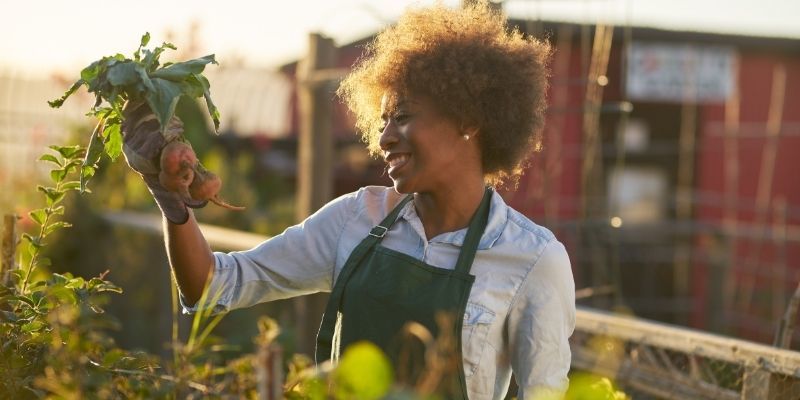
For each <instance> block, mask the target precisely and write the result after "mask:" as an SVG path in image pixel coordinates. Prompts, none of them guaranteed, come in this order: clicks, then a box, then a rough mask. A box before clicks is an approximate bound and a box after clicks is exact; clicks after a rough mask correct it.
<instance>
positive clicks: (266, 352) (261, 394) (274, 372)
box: [256, 342, 284, 400]
mask: <svg viewBox="0 0 800 400" xmlns="http://www.w3.org/2000/svg"><path fill="white" fill-rule="evenodd" d="M256 381H257V389H258V399H259V400H279V399H282V398H283V383H284V382H283V348H282V347H281V346H280V345H278V344H277V343H274V342H273V343H270V344H268V345H266V346H261V347H260V348H259V350H258V356H257V358H256Z"/></svg>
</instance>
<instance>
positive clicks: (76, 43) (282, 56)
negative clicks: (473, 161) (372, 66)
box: [0, 0, 800, 75]
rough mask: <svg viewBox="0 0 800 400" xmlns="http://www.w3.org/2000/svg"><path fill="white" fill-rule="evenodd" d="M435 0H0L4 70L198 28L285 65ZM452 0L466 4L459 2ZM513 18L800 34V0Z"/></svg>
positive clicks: (584, 5) (524, 2) (39, 67)
mask: <svg viewBox="0 0 800 400" xmlns="http://www.w3.org/2000/svg"><path fill="white" fill-rule="evenodd" d="M431 3H433V0H419V1H401V0H288V1H263V0H262V1H253V0H248V1H244V0H226V1H220V0H216V1H211V0H192V1H188V0H135V1H124V2H123V1H116V0H113V1H111V0H109V1H97V0H68V1H64V0H49V1H45V0H24V1H22V0H0V10H2V12H0V54H1V55H0V70H3V69H6V70H8V69H11V70H13V71H16V72H22V71H26V73H28V74H31V75H41V74H48V73H50V72H53V71H61V72H67V73H75V72H76V71H77V70H79V69H80V68H82V67H83V66H85V65H87V64H88V63H89V62H91V61H94V60H95V59H98V58H100V57H101V56H104V55H109V54H113V53H116V52H123V53H124V54H126V55H127V54H129V53H131V52H132V51H133V50H134V49H135V48H136V46H137V45H138V41H139V38H140V36H141V35H142V34H143V33H144V32H145V31H149V32H150V33H151V34H152V36H153V40H152V43H160V42H161V41H164V40H166V39H167V32H168V31H172V32H173V35H174V36H173V37H172V39H171V40H172V41H173V43H174V44H175V45H177V46H178V48H179V49H180V48H186V47H188V46H189V43H188V37H189V35H188V32H189V30H190V29H191V26H192V24H193V23H196V24H197V26H198V31H197V33H198V36H199V41H200V44H199V47H200V53H203V54H205V53H216V54H217V59H218V60H219V61H220V63H221V64H223V65H224V64H225V63H226V62H228V63H233V62H235V61H236V60H241V61H243V62H244V63H246V64H248V65H252V66H259V67H263V66H267V67H269V66H277V65H280V64H281V63H284V62H287V61H291V60H293V59H296V58H298V57H300V56H302V54H303V53H304V51H305V49H306V41H307V37H308V32H310V31H317V32H322V33H323V34H326V35H328V36H331V37H333V38H334V40H336V42H337V43H338V44H343V43H346V42H348V41H351V40H355V39H358V38H361V37H363V36H366V35H368V34H370V33H373V32H375V31H376V30H378V29H379V28H380V27H381V26H383V25H385V24H386V23H388V22H391V21H394V20H395V19H396V18H397V16H398V15H400V13H402V10H403V9H404V8H405V7H407V6H408V5H411V4H431ZM444 3H446V4H448V5H453V6H457V5H458V4H460V0H446V1H444ZM504 7H505V10H506V12H507V13H508V14H510V16H512V17H527V18H533V19H544V20H567V21H574V22H584V21H585V22H596V21H610V22H614V23H617V24H625V23H628V22H630V23H632V24H633V25H637V26H655V27H662V28H667V29H682V30H700V31H719V32H728V33H738V34H752V35H759V36H778V37H790V38H796V39H800V23H798V17H800V0H758V1H757V2H756V1H755V0H670V1H665V0H507V1H506V3H505V6H504Z"/></svg>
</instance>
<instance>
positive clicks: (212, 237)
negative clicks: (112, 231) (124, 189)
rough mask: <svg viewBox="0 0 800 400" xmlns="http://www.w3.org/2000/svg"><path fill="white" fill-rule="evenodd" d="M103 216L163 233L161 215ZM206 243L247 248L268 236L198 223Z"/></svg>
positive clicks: (219, 247) (215, 246)
mask: <svg viewBox="0 0 800 400" xmlns="http://www.w3.org/2000/svg"><path fill="white" fill-rule="evenodd" d="M103 218H104V219H105V220H107V221H109V222H111V223H114V224H118V225H123V226H127V227H130V228H134V229H138V230H143V231H147V232H152V233H154V234H157V235H163V234H164V232H163V228H162V217H161V215H159V214H149V213H141V212H133V211H115V212H107V213H105V214H103ZM199 225H200V230H201V231H202V232H203V236H205V238H206V241H208V244H209V245H210V246H211V247H212V248H213V249H215V250H229V251H237V250H247V249H250V248H253V247H256V246H258V245H259V244H261V243H262V242H264V241H265V240H267V239H269V236H265V235H257V234H255V233H249V232H243V231H237V230H234V229H228V228H223V227H219V226H215V225H208V224H199Z"/></svg>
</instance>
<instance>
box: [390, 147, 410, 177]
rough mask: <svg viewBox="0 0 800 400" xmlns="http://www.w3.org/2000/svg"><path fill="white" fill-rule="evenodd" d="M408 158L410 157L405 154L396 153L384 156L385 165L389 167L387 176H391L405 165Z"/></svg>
mask: <svg viewBox="0 0 800 400" xmlns="http://www.w3.org/2000/svg"><path fill="white" fill-rule="evenodd" d="M410 157H411V156H410V155H409V154H407V153H396V154H389V155H388V156H386V163H387V164H388V165H389V171H388V172H389V176H392V173H394V172H397V170H398V169H400V168H402V167H403V166H404V165H406V163H408V159H409V158H410Z"/></svg>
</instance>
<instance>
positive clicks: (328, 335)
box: [315, 195, 414, 363]
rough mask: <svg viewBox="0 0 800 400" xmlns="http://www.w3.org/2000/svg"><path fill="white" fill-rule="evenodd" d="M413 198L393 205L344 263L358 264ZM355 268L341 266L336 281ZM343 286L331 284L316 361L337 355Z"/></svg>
mask: <svg viewBox="0 0 800 400" xmlns="http://www.w3.org/2000/svg"><path fill="white" fill-rule="evenodd" d="M413 198H414V195H408V196H406V197H405V198H404V199H403V200H401V201H400V203H398V204H397V206H395V208H394V209H393V210H392V211H391V212H390V213H389V215H387V216H386V218H384V219H383V221H381V222H380V223H379V224H378V225H375V226H374V227H373V228H372V229H370V231H369V235H367V237H366V238H364V240H362V241H361V243H359V244H358V246H356V248H355V249H353V252H352V253H350V258H348V260H347V263H346V264H345V265H348V264H352V265H353V266H357V265H359V264H360V263H361V259H362V258H364V256H365V255H366V254H367V252H369V250H371V249H372V248H373V247H375V245H376V244H378V243H379V242H380V241H381V240H383V237H384V236H386V232H388V231H389V228H391V227H392V225H393V224H394V222H395V221H396V220H397V217H398V215H400V210H402V209H403V207H404V206H405V205H406V204H408V202H409V201H411V199H413ZM355 269H356V268H343V269H342V271H341V272H339V277H338V278H337V281H342V280H343V282H347V281H348V280H349V279H350V275H352V274H353V271H355ZM344 287H345V285H336V284H335V285H333V291H332V292H331V296H330V298H329V299H328V305H327V306H326V307H325V313H324V314H323V315H322V322H321V323H320V327H319V333H318V334H317V349H316V351H315V353H316V357H315V358H316V361H317V363H320V362H321V361H323V360H327V359H330V358H337V356H338V355H336V354H331V349H332V348H333V336H334V333H335V326H336V323H337V319H338V314H339V307H340V306H341V303H342V294H343V293H344ZM336 347H338V346H336Z"/></svg>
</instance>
